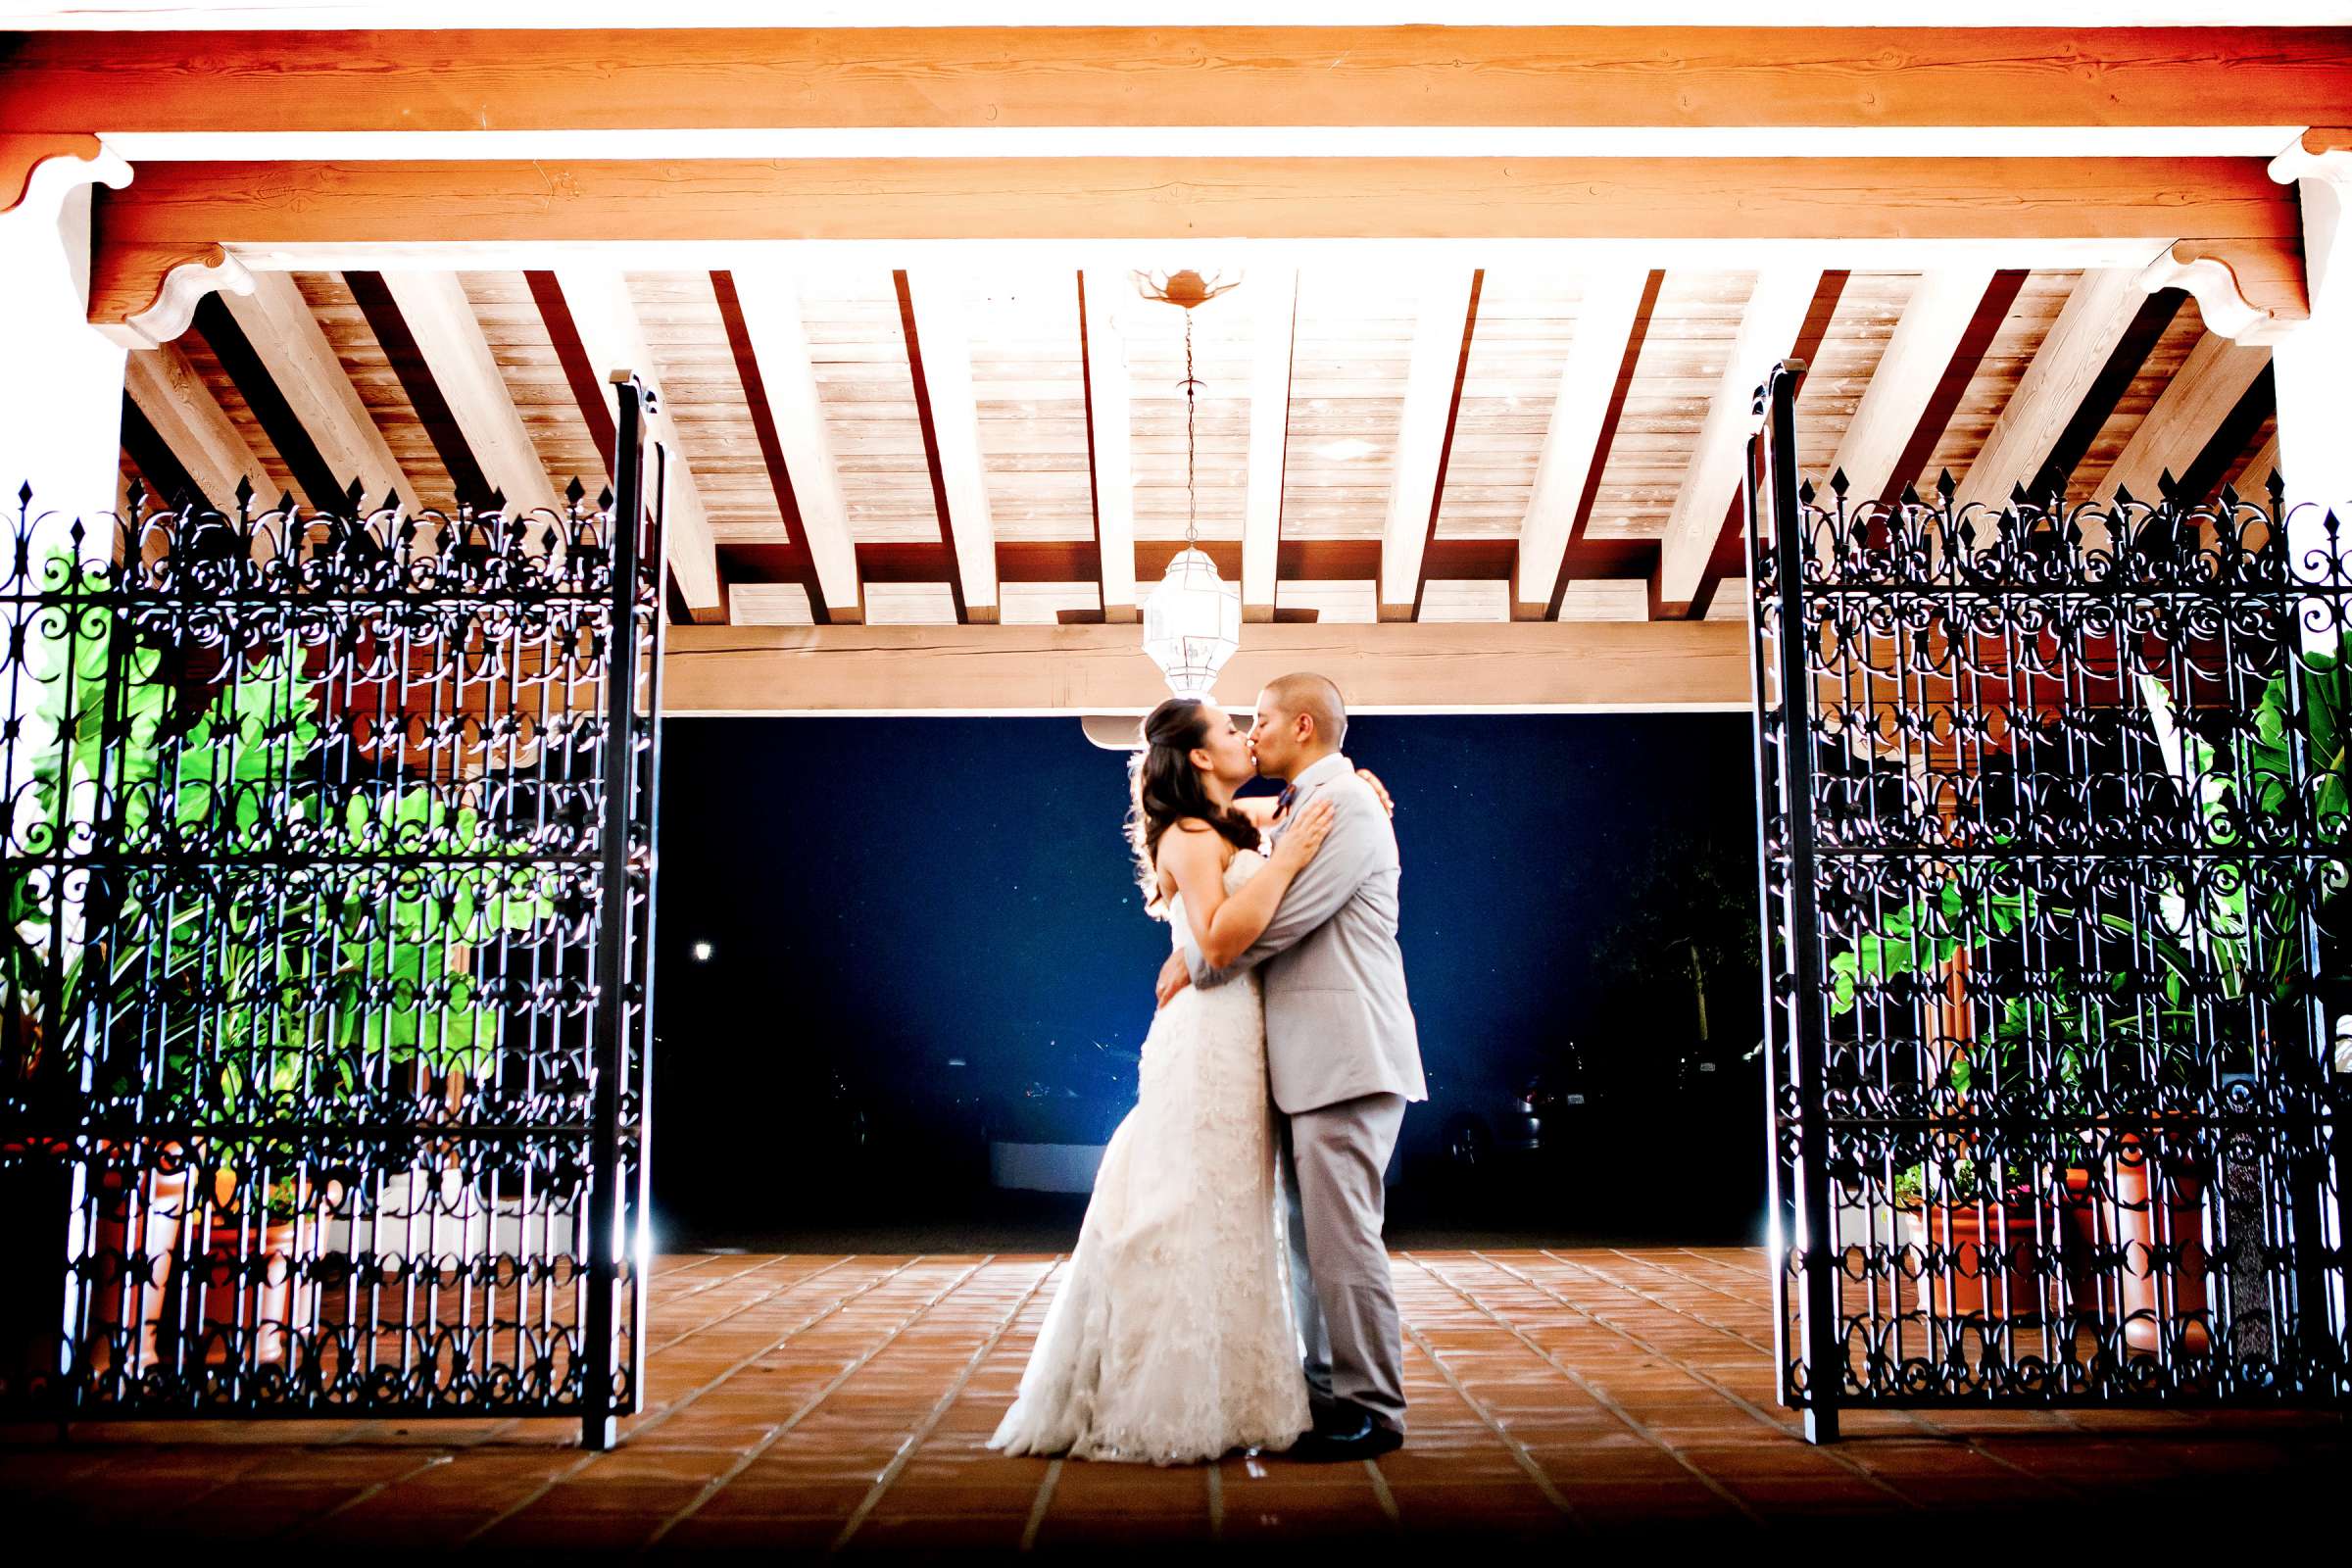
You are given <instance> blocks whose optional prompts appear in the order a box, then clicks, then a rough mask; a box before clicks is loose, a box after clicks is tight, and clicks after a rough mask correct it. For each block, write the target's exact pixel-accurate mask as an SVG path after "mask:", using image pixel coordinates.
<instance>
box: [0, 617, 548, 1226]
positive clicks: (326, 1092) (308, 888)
mask: <svg viewBox="0 0 2352 1568" xmlns="http://www.w3.org/2000/svg"><path fill="white" fill-rule="evenodd" d="M39 630H40V632H41V635H39V636H36V637H35V638H33V639H31V640H30V642H29V643H28V645H27V649H26V654H25V661H24V664H25V677H26V679H27V680H28V681H29V683H30V685H31V688H32V692H33V701H32V703H31V705H30V708H29V711H28V712H27V713H26V716H25V720H24V722H23V724H22V726H21V730H20V735H19V745H18V746H17V748H16V749H15V751H16V756H17V757H18V758H20V759H22V760H23V763H22V774H21V776H22V777H23V778H24V783H23V784H22V785H20V787H19V790H18V794H17V800H16V805H17V819H16V823H15V840H14V842H15V844H16V845H19V846H36V847H37V846H43V845H55V844H61V843H73V842H77V841H78V842H94V843H99V844H105V845H109V846H119V847H120V849H121V851H122V854H123V864H124V865H126V866H127V865H128V864H130V863H132V862H134V861H143V862H146V863H147V864H148V865H150V866H154V867H162V868H163V869H161V870H155V869H149V870H145V871H142V872H138V873H135V874H134V873H131V872H129V871H127V870H125V871H121V872H117V873H116V874H113V875H110V876H107V877H93V878H90V879H88V880H87V881H86V882H83V883H75V884H71V885H68V884H64V883H60V882H58V881H56V880H55V874H54V872H53V871H52V870H51V869H50V868H49V867H47V866H46V865H45V864H44V862H43V858H42V857H41V856H40V855H38V854H37V853H12V855H11V856H10V857H9V858H8V859H7V861H6V864H5V866H4V867H0V875H4V877H5V884H4V891H5V895H6V905H7V912H8V923H7V928H6V930H5V932H4V933H0V942H4V944H5V946H4V948H0V1009H5V1010H4V1012H0V1017H5V1019H6V1022H7V1027H8V1028H9V1029H10V1030H11V1032H12V1035H13V1037H14V1038H12V1040H11V1042H10V1044H11V1047H12V1049H11V1051H10V1053H9V1059H10V1060H11V1061H12V1062H14V1063H17V1064H18V1069H19V1071H20V1073H21V1074H24V1075H25V1076H26V1077H27V1078H40V1077H46V1078H47V1079H48V1080H49V1083H48V1092H49V1093H50V1095H51V1096H52V1098H56V1097H58V1096H59V1095H65V1096H73V1095H76V1094H81V1093H84V1092H95V1093H97V1094H99V1095H100V1096H102V1097H107V1098H121V1097H124V1096H129V1095H134V1094H136V1095H140V1096H142V1097H143V1098H144V1099H145V1100H146V1102H147V1104H148V1111H147V1113H146V1115H147V1118H148V1119H152V1117H153V1116H154V1115H155V1114H156V1113H157V1110H158V1103H157V1096H158V1091H160V1093H161V1097H162V1099H163V1100H164V1101H166V1102H168V1103H170V1104H172V1106H174V1107H175V1108H176V1118H175V1119H178V1120H182V1121H184V1122H185V1123H186V1124H187V1125H188V1126H189V1127H190V1128H191V1129H203V1128H205V1127H206V1126H207V1125H208V1124H209V1123H214V1122H218V1121H223V1120H224V1121H226V1122H228V1123H230V1124H235V1125H240V1126H242V1127H246V1128H250V1127H252V1126H254V1125H266V1124H267V1123H268V1122H269V1120H270V1117H271V1107H272V1106H273V1105H274V1106H283V1105H285V1104H288V1103H292V1102H293V1101H294V1100H295V1099H297V1098H299V1099H301V1100H303V1101H305V1102H308V1103H317V1102H319V1101H321V1100H336V1099H342V1100H348V1099H350V1098H352V1097H354V1096H355V1095H357V1094H360V1093H363V1092H365V1089H366V1086H367V1082H368V1073H369V1070H370V1067H371V1065H376V1066H389V1065H398V1064H403V1063H408V1062H416V1063H418V1064H420V1066H421V1067H422V1069H423V1070H426V1071H429V1072H431V1073H434V1074H446V1073H447V1072H449V1071H451V1070H453V1069H455V1070H463V1071H466V1072H478V1071H479V1070H480V1069H481V1068H482V1067H483V1065H484V1064H485V1063H486V1061H487V1060H488V1058H489V1055H490V1054H491V1052H492V1051H493V1050H494V1049H495V1046H496V1043H497V1012H496V1008H495V1006H494V1005H492V1003H491V1002H490V1000H489V999H488V997H487V994H486V992H485V990H484V987H483V985H482V983H481V981H480V979H479V978H478V977H477V976H475V975H474V974H472V973H471V972H469V969H468V967H467V964H466V957H465V956H466V954H467V953H468V952H469V951H470V950H472V949H473V948H474V947H476V946H478V945H479V944H483V943H487V942H491V941H495V940H497V939H498V938H499V937H500V936H501V935H502V934H515V935H520V936H523V937H526V938H527V936H528V934H529V933H531V932H532V931H533V930H534V929H536V928H538V927H539V925H540V923H541V922H542V921H544V920H546V919H547V918H549V917H550V916H551V915H552V913H553V912H554V907H553V902H552V900H551V899H550V898H549V897H548V896H547V894H546V892H545V891H544V889H543V886H542V882H541V879H540V877H539V875H538V873H537V871H536V870H535V868H534V866H533V864H532V862H531V856H532V854H533V848H532V846H531V845H530V843H529V842H528V841H527V840H522V839H516V838H513V837H510V836H508V835H506V834H505V833H503V832H501V831H500V830H499V829H498V827H497V826H496V825H495V824H493V823H492V822H491V821H490V820H489V819H487V818H485V817H484V816H483V815H482V814H481V813H480V812H479V811H478V810H476V809H473V808H472V807H471V806H467V805H454V806H453V805H452V804H451V803H450V802H449V801H448V800H447V799H446V798H445V796H444V795H443V793H442V792H441V791H438V790H436V789H434V788H433V787H431V786H429V785H426V784H422V783H417V782H404V781H401V780H397V779H390V780H385V781H383V782H381V783H378V784H367V785H362V786H358V787H355V788H351V789H348V790H347V791H345V792H343V793H341V795H340V797H339V798H337V797H336V796H334V795H332V794H330V792H329V791H328V790H327V788H326V787H325V786H324V785H323V783H322V782H321V781H320V780H319V777H318V776H317V775H316V773H315V771H313V769H314V767H315V763H314V759H315V757H316V754H317V748H318V743H319V735H320V728H319V691H318V685H319V683H318V682H317V681H316V680H315V679H313V678H311V677H309V676H307V675H306V674H305V673H304V669H303V655H302V650H301V648H300V646H299V645H298V644H297V643H296V642H295V641H294V640H293V639H292V638H290V637H289V638H286V639H283V640H281V641H280V642H278V643H277V644H275V645H274V646H270V647H268V648H265V649H263V650H261V651H259V652H256V653H252V654H249V655H245V656H242V657H233V656H232V658H231V660H230V662H229V663H228V664H227V665H225V666H224V667H223V668H222V669H221V671H220V672H219V674H218V676H217V677H216V678H215V679H214V680H213V681H212V688H213V689H212V691H211V693H210V695H209V697H208V696H205V695H204V693H203V690H202V688H196V689H194V690H193V691H191V690H190V687H191V684H192V683H191V682H190V681H188V680H186V679H184V678H175V675H176V672H175V671H172V670H170V669H168V668H167V667H166V655H165V653H164V652H163V651H162V650H159V649H157V648H155V647H153V646H151V645H149V644H148V643H146V642H145V641H143V640H142V639H141V638H140V637H139V636H138V635H137V634H136V632H135V631H134V629H133V628H132V627H131V626H129V625H128V624H126V623H125V622H124V621H123V619H122V617H120V616H119V615H117V614H115V613H112V612H111V611H110V610H108V609H107V608H105V607H104V606H103V605H101V604H99V603H96V602H92V603H88V604H82V605H75V606H73V607H71V608H70V609H69V610H68V611H67V612H66V613H63V614H60V615H56V616H54V617H49V618H47V619H45V620H44V621H43V622H41V623H40V626H39ZM191 841H194V842H195V844H196V846H197V853H195V854H190V853H189V846H190V842H191ZM258 854H270V855H272V856H282V857H283V860H281V861H280V866H279V867H273V869H272V872H271V873H270V875H267V876H252V875H246V874H243V873H242V871H241V868H240V867H239V865H238V863H237V861H238V859H239V858H241V857H245V856H249V855H258ZM289 862H290V863H294V864H298V865H299V864H305V863H307V864H308V866H309V867H310V869H309V870H308V871H306V872H300V873H289V872H287V871H285V870H283V869H282V866H283V864H285V863H289ZM306 879H307V880H306ZM296 894H299V897H296V896H294V895H296ZM132 998H138V999H142V1000H143V1001H144V1003H145V1004H146V1007H145V1009H144V1010H145V1016H147V1017H149V1018H160V1020H161V1027H160V1028H159V1029H156V1030H155V1031H154V1037H153V1038H152V1039H147V1040H141V1041H138V1042H127V1041H120V1040H110V1039H106V1038H103V1037H104V1036H105V1034H106V1032H107V1024H106V1021H105V1020H106V1019H107V1018H109V1017H110V1016H111V1015H112V1013H113V1012H114V1010H115V1007H114V1005H115V1004H116V1003H117V1002H119V1001H127V1000H130V999H132ZM88 1032H95V1033H96V1034H98V1035H99V1036H100V1037H101V1038H97V1039H88V1038H85V1033H88ZM81 1059H87V1060H88V1061H89V1063H90V1064H91V1065H92V1066H93V1067H94V1068H95V1069H96V1075H95V1077H94V1079H93V1080H91V1081H90V1082H89V1084H88V1085H87V1086H86V1091H85V1088H84V1086H83V1085H81V1084H79V1083H76V1082H73V1074H72V1070H71V1066H72V1064H73V1062H75V1061H77V1060H81ZM192 1136H194V1137H195V1138H196V1141H197V1142H198V1143H199V1144H200V1145H201V1148H198V1149H196V1150H194V1151H192V1153H193V1154H194V1155H195V1156H196V1157H197V1158H198V1159H199V1160H200V1162H201V1163H202V1164H203V1165H204V1166H205V1167H207V1168H209V1169H213V1170H227V1171H232V1172H237V1173H239V1174H240V1175H242V1174H244V1173H249V1172H253V1171H259V1170H269V1171H272V1172H276V1173H284V1172H288V1171H290V1170H291V1169H293V1168H295V1167H296V1166H298V1165H299V1162H300V1156H299V1154H298V1152H295V1151H292V1150H290V1149H288V1148H285V1147H282V1146H279V1147H269V1146H265V1144H264V1143H263V1142H262V1141H260V1138H259V1136H258V1135H256V1134H253V1133H251V1132H249V1131H241V1132H238V1133H236V1134H235V1135H233V1136H224V1135H221V1134H208V1133H202V1132H196V1133H193V1134H192ZM295 1185H298V1184H296V1183H295V1179H294V1178H293V1177H292V1176H290V1175H286V1174H277V1175H275V1176H274V1177H273V1179H272V1180H271V1182H270V1189H271V1190H270V1193H269V1194H268V1195H267V1199H268V1201H269V1203H270V1206H271V1207H273V1208H278V1209H281V1210H282V1209H283V1208H284V1206H285V1205H286V1204H288V1203H290V1202H291V1201H293V1189H294V1186H295Z"/></svg>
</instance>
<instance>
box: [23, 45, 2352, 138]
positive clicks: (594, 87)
mask: <svg viewBox="0 0 2352 1568" xmlns="http://www.w3.org/2000/svg"><path fill="white" fill-rule="evenodd" d="M6 64H7V69H6V70H5V71H0V126H5V127H7V128H11V129H43V130H53V131H99V132H108V133H112V134H114V135H119V136H122V135H127V136H134V137H154V136H159V135H167V136H168V135H179V136H186V135H190V134H200V133H210V132H219V131H243V132H247V133H256V132H268V133H272V134H278V135H283V134H286V133H289V132H297V133H300V132H309V133H322V132H405V133H410V134H414V133H417V132H433V133H438V134H451V135H456V134H473V133H480V132H481V131H483V129H484V119H485V114H484V107H483V106H485V105H487V106H494V107H493V108H492V110H491V111H490V117H489V118H491V119H492V120H493V122H494V123H495V125H496V126H497V127H498V130H499V131H500V132H503V133H504V134H505V135H507V136H508V138H509V139H510V140H512V139H514V138H517V137H528V136H531V135H533V134H544V133H547V132H559V131H591V132H593V131H631V132H640V131H645V130H648V129H656V130H661V129H668V130H711V131H732V132H742V131H746V130H756V129H764V128H769V127H812V128H826V127H845V128H862V127H900V126H904V127H922V128H933V129H940V130H978V131H982V132H984V133H989V134H1002V133H1003V132H1004V131H1005V129H1006V128H1008V127H1041V126H1042V127H1051V126H1072V127H1082V128H1083V127H1095V126H1103V125H1121V126H1170V127H1180V128H1181V127H1194V126H1237V127H1254V126H1301V127H1324V126H1332V127H1350V126H1368V125H1369V126H1388V125H1396V126H1422V127H1444V126H1505V127H1510V126H1519V127H1553V128H1582V127H1590V128H1604V129H1620V128H1636V129H1651V128H1653V127H1659V128H1664V129H1666V130H1669V131H1684V132H1689V131H1692V130H1701V129H1705V128H1708V127H1728V128H1734V129H1742V128H1750V127H1767V126H1778V127H1788V128H1789V129H1791V130H1814V131H1816V132H1819V131H1821V130H1825V129H1826V130H1836V129H1840V128H1844V129H1856V128H1860V129H1869V130H1875V131H1882V132H1883V131H1885V130H1887V129H1889V128H1893V129H1926V130H1933V129H1942V128H1956V129H1973V128H1979V127H1984V126H1986V125H1992V126H2015V127H2036V128H2045V129H2048V128H2062V127H2078V126H2082V127H2110V126H2112V127H2130V128H2138V127H2206V126H2216V127H2229V126H2234V125H2239V124H2244V123H2248V119H2249V117H2250V116H2255V115H2259V116H2260V117H2261V123H2262V124H2265V125H2301V124H2321V125H2334V124H2345V123H2352V47H2348V46H2347V42H2346V35H2345V33H2344V32H2343V31H2342V30H2341V29H2333V28H2286V27H2246V28H2227V27H2211V28H2205V27H2189V28H2163V27H2117V28H2097V29H2078V28H2063V27H2004V28H1974V27H1920V26H1907V27H1906V26H1884V27H1880V26H1870V27H1793V26H1769V25H1759V26H1720V27H1719V26H1577V25H1562V26H1540V25H1539V26H1439V27H1429V26H1403V25H1363V26H1298V25H1291V26H1265V27H1229V26H1172V27H1150V28H1145V27H1116V26H1088V27H1061V26H1025V27H984V26H961V27H905V26H901V27H842V28H718V27H713V28H687V27H672V28H661V27H647V28H619V29H615V28H594V27H578V28H533V29H528V30H480V31H465V30H451V31H425V30H417V31H409V30H392V31H378V32H371V33H368V35H367V46H366V48H365V49H359V48H355V47H353V45H352V42H351V35H350V34H345V33H337V32H333V31H311V30H277V31H242V32H236V31H218V32H215V31H199V32H185V31H183V32H170V31H161V32H123V31H108V32H84V33H67V32H57V33H32V34H28V35H25V36H22V37H19V38H17V39H13V40H11V42H10V45H9V48H8V52H7V61H6ZM343 145H344V146H345V147H347V148H348V147H349V146H350V145H351V144H350V143H349V142H346V143H344V144H343ZM544 150H545V149H544V148H542V147H540V146H537V145H535V144H534V145H533V146H532V147H530V148H529V149H527V150H526V151H524V152H522V153H519V154H517V156H531V155H532V154H533V153H536V152H541V151H544ZM2168 150H2173V149H2168ZM675 151H676V149H675V148H666V149H664V151H663V153H662V156H672V155H674V153H675ZM143 152H144V149H142V151H137V152H128V153H126V156H129V157H131V158H133V159H136V158H138V157H140V156H142V153H143ZM328 156H352V154H351V153H350V152H348V151H344V152H339V153H336V154H330V155H328Z"/></svg>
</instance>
